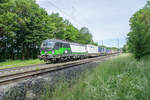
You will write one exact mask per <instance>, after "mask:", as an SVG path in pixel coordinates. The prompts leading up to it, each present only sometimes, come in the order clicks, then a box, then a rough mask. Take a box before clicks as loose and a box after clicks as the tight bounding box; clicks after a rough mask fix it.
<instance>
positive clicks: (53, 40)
mask: <svg viewBox="0 0 150 100" xmlns="http://www.w3.org/2000/svg"><path fill="white" fill-rule="evenodd" d="M44 41H51V42H61V43H69V44H72V45H82V46H85V45H83V44H79V43H74V42H67V41H64V40H57V39H47V40H44Z"/></svg>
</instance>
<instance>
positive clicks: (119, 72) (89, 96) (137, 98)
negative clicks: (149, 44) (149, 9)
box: [46, 54, 150, 100]
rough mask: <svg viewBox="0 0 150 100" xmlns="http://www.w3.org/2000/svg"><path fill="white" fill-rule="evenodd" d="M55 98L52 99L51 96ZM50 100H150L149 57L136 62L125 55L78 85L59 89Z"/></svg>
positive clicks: (94, 71)
mask: <svg viewBox="0 0 150 100" xmlns="http://www.w3.org/2000/svg"><path fill="white" fill-rule="evenodd" d="M52 95H53V96H52ZM46 98H47V100H52V99H53V100H148V99H150V57H149V58H147V59H143V60H141V61H136V60H135V59H134V58H133V57H132V56H131V55H129V54H123V55H121V56H119V57H115V58H113V59H111V60H109V61H106V62H104V63H101V64H100V65H99V66H98V67H97V68H95V69H94V70H92V71H91V72H87V73H86V74H85V75H84V76H83V77H81V79H79V81H77V82H76V84H75V85H73V86H72V87H69V86H67V85H65V84H64V85H58V86H57V88H56V90H55V91H54V92H53V93H51V92H49V91H47V94H46Z"/></svg>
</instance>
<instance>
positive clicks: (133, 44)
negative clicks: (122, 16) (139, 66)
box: [128, 2, 150, 59]
mask: <svg viewBox="0 0 150 100" xmlns="http://www.w3.org/2000/svg"><path fill="white" fill-rule="evenodd" d="M130 26H131V30H130V32H129V33H128V46H129V49H130V51H131V52H132V53H133V54H134V55H135V57H136V58H137V59H140V58H142V57H143V56H146V55H150V2H148V3H147V4H146V6H145V7H144V8H143V9H141V10H139V11H138V12H136V13H135V14H134V15H133V16H132V18H131V19H130Z"/></svg>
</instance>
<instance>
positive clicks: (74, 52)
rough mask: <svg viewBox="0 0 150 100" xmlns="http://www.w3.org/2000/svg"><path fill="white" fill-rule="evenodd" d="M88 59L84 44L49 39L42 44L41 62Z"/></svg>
mask: <svg viewBox="0 0 150 100" xmlns="http://www.w3.org/2000/svg"><path fill="white" fill-rule="evenodd" d="M86 57H87V51H86V47H85V46H84V45H82V44H78V43H71V42H66V41H63V40H56V39H48V40H44V41H43V43H42V44H41V49H40V56H39V58H40V59H41V60H44V61H45V62H47V63H51V62H56V61H57V62H58V61H69V60H74V59H82V58H86Z"/></svg>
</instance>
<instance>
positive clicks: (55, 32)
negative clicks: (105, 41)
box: [0, 0, 95, 61]
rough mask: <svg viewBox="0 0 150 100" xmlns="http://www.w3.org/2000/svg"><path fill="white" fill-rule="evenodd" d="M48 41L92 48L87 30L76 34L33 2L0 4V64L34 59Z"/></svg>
mask: <svg viewBox="0 0 150 100" xmlns="http://www.w3.org/2000/svg"><path fill="white" fill-rule="evenodd" d="M48 38H56V39H62V40H67V41H71V42H78V43H82V44H95V43H94V42H93V40H92V35H91V33H90V31H89V29H88V28H86V27H83V28H81V29H80V30H79V29H77V28H76V27H74V26H73V25H72V24H71V23H70V22H69V21H68V20H64V19H63V18H62V17H60V16H59V14H58V13H52V14H50V15H49V14H48V13H47V12H46V11H45V9H43V8H40V7H39V5H38V4H36V3H35V0H0V61H4V60H6V59H13V60H14V59H30V58H36V57H37V55H38V53H39V48H40V44H41V42H42V41H43V40H45V39H48Z"/></svg>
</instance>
